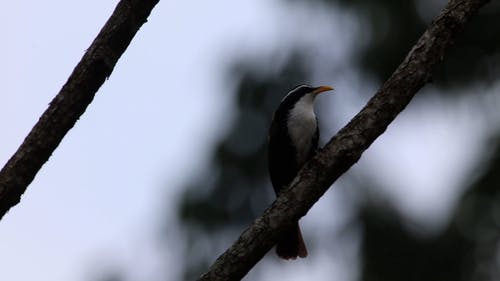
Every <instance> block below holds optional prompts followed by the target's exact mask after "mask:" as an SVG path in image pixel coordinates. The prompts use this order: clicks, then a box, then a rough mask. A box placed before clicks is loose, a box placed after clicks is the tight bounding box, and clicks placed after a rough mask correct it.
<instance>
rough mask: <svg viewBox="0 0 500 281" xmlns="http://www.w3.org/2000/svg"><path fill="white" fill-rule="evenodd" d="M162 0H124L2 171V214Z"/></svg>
mask: <svg viewBox="0 0 500 281" xmlns="http://www.w3.org/2000/svg"><path fill="white" fill-rule="evenodd" d="M158 2H159V0H121V1H120V2H119V3H118V5H117V6H116V8H115V10H114V12H113V14H112V15H111V17H110V18H109V19H108V21H107V22H106V24H105V25H104V27H103V28H102V29H101V31H100V32H99V35H98V36H97V37H96V38H95V39H94V42H92V44H91V45H90V47H89V49H88V50H87V51H86V52H85V54H84V56H83V58H82V59H81V60H80V62H79V63H78V65H77V66H76V67H75V69H74V70H73V73H71V76H70V77H69V78H68V81H67V82H66V84H65V85H64V86H63V87H62V89H61V91H60V92H59V94H58V95H57V96H56V97H55V98H54V99H53V100H52V102H51V103H50V106H49V108H47V110H46V111H45V112H44V113H43V115H42V116H41V117H40V120H39V121H38V123H37V124H36V125H35V126H34V127H33V129H32V130H31V132H30V133H29V135H28V136H27V137H26V138H25V139H24V142H23V143H22V145H21V146H20V147H19V148H18V150H17V151H16V153H15V154H14V155H13V156H12V157H11V158H10V159H9V161H8V162H7V164H6V165H5V166H4V167H3V169H2V170H1V171H0V218H2V217H3V215H4V214H5V213H6V212H7V211H8V210H9V209H10V208H11V207H12V206H14V205H16V204H17V203H18V202H19V200H20V199H21V195H22V194H23V193H24V191H25V190H26V188H27V187H28V185H29V184H30V183H31V181H32V180H33V178H34V177H35V175H36V173H37V172H38V170H40V168H41V167H42V165H43V164H44V163H45V162H46V161H47V160H48V159H49V157H50V155H51V154H52V152H53V151H54V150H55V149H56V147H57V146H58V145H59V143H60V142H61V140H62V139H63V137H64V135H65V134H66V133H67V132H68V131H69V130H70V129H71V128H72V127H73V126H74V125H75V123H76V121H77V120H78V118H80V116H81V115H82V114H83V113H84V112H85V109H86V108H87V106H88V105H89V104H90V102H92V99H93V98H94V95H95V93H96V92H97V90H98V89H99V87H101V85H102V84H103V83H104V81H105V79H106V78H107V77H109V76H110V75H111V72H112V71H113V68H114V66H115V64H116V62H117V61H118V59H119V58H120V56H121V55H122V54H123V53H124V52H125V50H126V49H127V47H128V45H129V44H130V42H131V41H132V38H133V37H134V35H135V34H136V33H137V31H138V30H139V28H140V27H141V26H142V24H144V23H145V22H146V21H147V17H148V16H149V14H150V13H151V10H152V9H153V7H154V6H155V5H156V4H157V3H158Z"/></svg>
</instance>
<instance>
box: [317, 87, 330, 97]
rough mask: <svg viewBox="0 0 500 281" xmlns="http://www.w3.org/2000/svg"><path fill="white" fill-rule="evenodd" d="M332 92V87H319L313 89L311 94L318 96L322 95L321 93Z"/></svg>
mask: <svg viewBox="0 0 500 281" xmlns="http://www.w3.org/2000/svg"><path fill="white" fill-rule="evenodd" d="M331 90H333V87H330V86H319V87H317V88H315V89H314V91H313V93H314V94H316V95H317V94H319V93H323V92H326V91H331Z"/></svg>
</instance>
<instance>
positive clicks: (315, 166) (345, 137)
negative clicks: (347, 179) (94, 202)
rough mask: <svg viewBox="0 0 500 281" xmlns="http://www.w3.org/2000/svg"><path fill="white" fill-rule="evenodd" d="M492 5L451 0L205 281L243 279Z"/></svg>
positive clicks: (471, 0)
mask: <svg viewBox="0 0 500 281" xmlns="http://www.w3.org/2000/svg"><path fill="white" fill-rule="evenodd" d="M487 2H489V1H488V0H451V1H450V2H449V3H448V5H447V6H446V7H445V8H444V9H443V11H441V13H440V15H439V16H438V17H437V18H436V19H435V20H434V21H433V23H431V25H430V26H429V27H428V28H427V30H426V31H425V33H424V34H423V35H422V36H421V37H420V39H419V40H418V41H417V43H416V44H415V45H414V46H413V48H412V49H411V51H410V52H409V54H408V55H407V57H406V58H405V60H404V61H403V62H402V63H401V65H400V66H399V67H398V68H397V69H396V71H395V72H394V73H393V74H392V76H391V77H390V78H389V79H388V80H387V81H386V82H385V83H384V84H383V85H382V87H381V88H380V89H379V90H378V91H377V93H376V94H375V96H373V97H372V98H371V99H370V101H369V102H368V104H367V105H366V106H365V107H364V108H363V109H362V110H361V111H360V112H359V113H358V114H357V115H356V116H355V117H354V118H353V119H352V120H351V121H350V122H349V124H347V125H346V126H345V127H344V128H343V129H342V130H340V131H339V132H338V133H337V135H335V136H334V137H333V138H332V139H331V140H330V141H329V142H328V144H327V145H326V146H325V147H324V148H323V149H322V150H321V151H320V152H319V153H318V154H317V155H316V156H315V157H314V158H313V159H312V160H311V161H309V162H308V163H307V164H306V165H305V166H304V167H303V169H302V170H301V171H300V172H299V174H298V175H297V177H296V178H295V180H294V181H293V182H292V184H291V186H290V189H288V190H287V191H286V192H283V193H282V194H281V195H280V196H279V197H278V198H277V199H276V201H274V203H273V204H272V205H271V206H270V207H269V208H268V209H267V210H266V211H265V212H264V213H263V215H262V216H261V217H259V218H257V219H256V220H255V221H254V222H253V223H252V225H251V226H250V227H249V228H247V229H246V230H245V231H244V232H243V233H242V234H241V236H240V237H239V238H238V240H237V241H236V242H235V243H234V244H233V245H232V246H231V247H230V248H229V249H227V250H226V252H224V253H223V254H222V255H221V256H220V257H219V258H218V259H217V260H216V261H215V262H214V264H213V265H212V266H211V267H210V268H209V270H208V271H207V272H206V273H205V274H203V275H202V276H201V277H200V278H199V280H217V281H220V280H239V279H241V278H243V277H244V276H245V275H246V274H247V273H248V271H249V270H250V269H252V267H253V266H254V265H255V264H256V263H257V262H258V261H259V260H260V259H261V258H262V257H263V256H264V255H265V254H266V253H267V252H268V251H269V250H270V249H271V248H272V247H273V246H274V244H275V243H276V238H277V237H278V234H279V233H280V231H281V230H283V229H284V228H286V227H287V226H289V225H291V224H292V223H294V222H295V221H297V220H298V219H299V218H301V217H302V216H304V215H305V214H306V213H307V212H308V210H309V209H310V208H311V207H312V206H313V205H314V203H315V202H316V201H318V200H319V198H320V197H321V196H322V195H323V194H324V193H325V192H326V191H327V190H328V188H329V187H330V186H331V185H332V184H333V183H334V182H335V181H336V180H337V179H338V178H339V177H340V176H341V175H342V174H343V173H344V172H346V171H347V170H348V169H349V168H350V167H351V166H352V165H354V164H355V163H356V162H357V161H358V160H359V158H360V157H361V154H362V153H363V152H364V151H365V150H366V149H367V148H368V147H369V146H370V145H371V144H372V143H373V142H374V141H375V139H376V138H377V137H378V136H380V135H381V134H382V133H383V132H384V131H385V130H386V128H387V126H389V124H390V123H391V122H392V121H393V120H394V119H395V118H396V116H397V115H398V114H399V113H400V112H401V111H402V110H403V109H404V108H405V107H406V106H407V105H408V103H409V102H410V100H411V99H412V98H413V96H414V95H415V94H416V93H417V92H418V90H420V88H422V87H423V86H424V84H425V83H426V82H427V81H428V80H429V79H430V77H431V70H432V68H433V67H434V66H435V65H436V64H438V63H439V62H440V61H441V60H442V58H443V56H444V54H445V51H446V49H447V48H448V47H449V46H450V45H452V42H453V37H454V36H456V34H457V33H458V32H459V31H460V30H462V29H463V27H464V26H465V24H466V23H467V21H468V20H469V19H470V18H471V17H472V16H473V15H474V14H475V13H476V12H477V11H478V10H479V8H481V7H482V6H483V5H485V4H486V3H487Z"/></svg>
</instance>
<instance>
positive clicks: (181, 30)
mask: <svg viewBox="0 0 500 281" xmlns="http://www.w3.org/2000/svg"><path fill="white" fill-rule="evenodd" d="M117 2H118V1H97V0H86V1H74V0H73V1H67V0H65V1H63V0H60V1H56V0H49V1H26V0H18V1H11V2H4V3H2V4H0V26H2V31H3V32H2V34H3V38H4V42H3V44H1V45H0V61H1V62H2V63H1V64H0V65H1V67H0V75H1V76H0V77H2V79H1V83H0V93H1V99H2V100H1V102H0V130H1V131H2V132H3V137H2V145H1V146H0V160H1V163H2V164H3V163H5V162H6V161H7V159H8V158H9V157H10V156H11V155H12V153H13V152H14V151H15V150H16V149H17V147H18V146H19V144H20V143H21V142H22V140H23V138H24V137H25V136H26V134H27V133H28V132H29V130H30V129H31V127H32V126H33V125H34V124H35V122H36V121H37V119H38V118H39V116H40V115H41V113H42V112H43V111H44V110H45V109H46V107H47V104H48V103H49V102H50V100H51V99H52V98H53V97H54V96H55V95H56V94H57V92H58V91H59V89H60V88H61V86H62V85H63V83H64V82H65V81H66V79H67V77H68V76H69V74H70V73H71V71H72V69H73V68H74V66H75V65H76V63H77V62H78V61H79V60H80V58H81V56H82V55H83V54H84V51H85V49H86V48H87V47H88V46H89V45H90V43H91V41H92V40H93V39H94V37H95V36H96V35H97V33H98V31H99V30H100V28H101V27H102V26H103V24H104V22H105V21H106V19H107V18H108V17H109V15H110V14H111V12H112V10H113V8H114V6H115V5H116V3H117ZM299 10H300V9H297V10H294V9H284V8H283V7H281V6H280V4H279V2H271V1H266V0H251V1H250V0H245V1H229V0H220V1H165V0H163V1H160V3H159V4H158V6H157V7H156V8H155V9H154V11H153V13H152V15H151V16H150V18H149V22H148V23H146V24H145V25H144V26H143V27H142V29H141V30H140V31H139V32H138V34H137V35H136V37H135V38H134V40H133V41H132V43H131V45H130V46H129V48H128V50H127V51H126V52H125V54H124V55H123V56H122V58H121V59H120V61H119V62H118V64H117V66H116V67H115V70H114V72H113V74H112V75H111V77H110V79H109V80H107V81H106V82H105V84H104V86H103V87H102V88H101V89H100V90H99V92H98V93H97V95H96V98H95V100H94V101H93V103H92V104H91V105H90V107H89V108H88V109H87V111H86V112H85V114H84V115H83V117H82V118H81V119H80V120H79V121H78V122H77V124H76V126H75V127H74V128H73V129H72V130H71V131H70V132H69V134H68V135H67V136H66V137H65V138H64V140H63V142H62V143H61V144H60V145H59V147H58V148H57V150H56V151H55V153H54V154H53V155H52V157H51V158H50V159H49V161H48V162H47V163H46V164H45V165H44V166H43V168H42V169H41V171H40V172H39V173H38V175H37V177H36V178H35V180H34V182H33V183H32V184H31V185H30V186H29V188H28V190H27V192H26V193H25V194H24V195H23V197H22V200H21V203H20V204H18V205H17V206H15V207H14V208H12V209H11V210H10V212H9V213H8V214H7V215H6V216H5V217H4V218H3V219H2V221H0V264H2V265H3V266H2V272H1V277H0V278H1V279H2V280H10V281H17V280H23V281H24V280H40V281H43V280H47V281H67V280H75V281H80V280H81V281H88V280H95V278H94V279H92V277H95V276H96V274H98V273H99V272H100V270H107V269H108V268H107V266H109V265H111V266H113V265H115V266H116V267H117V268H118V269H124V268H125V270H126V272H127V273H128V274H130V275H131V276H132V278H133V280H177V274H178V270H179V268H178V267H177V266H176V263H175V251H176V250H178V248H176V246H172V249H173V251H172V252H170V253H164V252H163V251H161V250H159V247H158V245H157V240H156V239H157V237H156V236H157V235H158V232H159V229H160V228H161V227H162V225H161V223H162V221H161V220H164V219H165V216H166V217H167V218H174V217H175V213H174V211H175V209H174V207H175V206H174V202H175V199H176V195H177V194H178V191H179V190H178V189H179V187H180V186H182V184H181V183H182V182H183V181H184V180H185V179H186V178H187V177H189V175H190V173H196V172H197V171H200V170H201V169H202V168H203V167H204V165H206V163H207V161H208V159H207V156H208V155H209V150H208V149H209V148H210V145H211V144H212V143H213V142H214V141H215V140H216V139H215V138H216V136H217V132H220V131H222V130H224V126H223V125H221V124H225V123H224V120H225V119H227V118H228V116H231V112H232V111H231V108H230V105H231V98H230V96H229V94H230V91H231V89H232V88H231V87H232V86H233V85H232V84H231V82H230V81H229V82H228V81H225V80H224V79H223V78H224V77H223V71H224V67H225V66H226V65H227V63H228V62H229V61H230V60H231V59H232V58H234V57H237V56H238V55H241V54H248V55H249V56H250V55H254V54H258V53H259V52H261V51H262V50H273V49H275V48H279V46H283V44H288V43H289V42H292V41H294V40H297V38H299V40H303V41H305V42H320V41H321V40H320V39H323V40H324V39H325V36H326V38H330V39H332V38H334V39H336V40H334V41H336V42H337V44H335V46H325V47H324V48H318V51H319V52H321V51H325V50H329V51H331V54H330V56H331V58H330V61H329V63H332V62H333V63H337V64H338V65H340V66H342V65H343V64H345V61H343V58H344V57H345V56H346V54H347V53H348V52H349V49H350V48H351V44H354V42H351V41H352V35H349V34H345V33H342V32H341V31H340V30H341V29H340V27H339V28H336V27H333V30H329V32H330V33H328V34H327V35H325V34H324V33H322V32H321V30H318V29H314V28H309V26H308V25H307V24H305V25H304V24H303V23H304V22H311V23H310V24H311V25H312V24H321V23H327V22H328V21H333V22H334V23H336V24H338V26H340V25H344V24H345V25H346V26H350V27H349V28H350V31H352V32H355V31H356V28H359V27H357V26H356V25H355V24H353V23H352V22H351V23H349V18H348V16H346V15H343V14H340V13H339V14H336V15H332V14H327V13H325V12H321V11H320V12H319V13H315V14H314V21H312V20H311V16H312V15H311V14H308V13H300V12H298V11H299ZM332 18H333V19H332ZM297 19H300V20H297ZM348 24H351V25H348ZM344 27H345V26H344ZM305 31H310V32H305ZM359 79H361V78H359V77H357V76H356V75H355V74H353V73H352V70H350V71H348V70H346V71H345V73H343V74H341V77H334V78H330V77H322V76H321V75H318V81H314V82H322V84H323V83H324V84H332V85H335V88H336V92H337V93H338V94H337V95H336V96H332V97H331V98H329V99H326V100H325V102H327V103H335V104H337V105H338V104H339V103H340V104H342V102H343V100H344V99H343V98H342V96H341V95H349V94H352V93H354V92H357V91H371V92H374V90H375V89H376V88H377V85H371V84H370V83H368V82H365V84H363V85H364V86H359V83H358V82H359ZM292 86H293V85H292ZM285 90H286V89H285ZM431 90H432V89H431ZM364 102H365V101H360V102H359V103H350V104H349V103H347V102H346V103H347V104H343V105H342V106H341V108H343V110H344V111H345V112H341V113H339V114H338V115H336V114H333V115H334V116H343V117H340V118H343V119H345V120H342V122H347V121H348V119H349V116H352V115H353V114H354V113H356V112H357V111H358V110H359V109H360V107H361V106H362V105H363V104H364ZM466 102H467V101H462V100H459V101H456V105H457V106H455V105H450V106H449V107H448V109H447V111H445V112H444V113H443V109H442V107H438V106H437V105H439V104H438V103H439V101H437V102H436V107H432V106H431V107H426V108H423V107H419V106H418V104H419V101H418V99H417V100H416V101H415V104H416V105H415V106H410V107H409V108H408V109H407V111H408V112H405V113H404V114H403V115H402V116H400V117H399V118H398V120H397V121H396V123H395V124H393V125H392V126H391V127H390V128H389V130H388V131H387V133H386V134H385V135H384V136H383V137H382V138H381V139H379V140H377V141H376V143H375V144H374V145H373V147H371V148H370V150H369V151H368V152H367V153H366V154H365V155H364V156H363V158H362V160H361V161H360V162H359V164H357V165H365V166H366V165H368V166H372V167H380V173H381V174H383V176H381V179H380V180H381V181H382V182H384V183H386V184H387V192H389V193H390V194H392V195H391V196H393V197H394V198H396V199H394V200H395V201H396V202H400V205H401V207H402V209H403V210H405V212H407V213H408V214H409V215H412V216H414V217H415V219H416V220H418V219H419V218H420V219H422V218H428V217H429V216H430V215H433V214H435V213H442V214H446V212H447V211H449V210H448V209H449V208H450V204H452V203H453V202H449V200H447V199H446V200H447V201H446V200H445V199H442V198H447V197H448V196H447V195H448V194H449V193H450V192H454V191H455V189H456V188H457V186H456V185H457V184H458V183H459V180H460V179H459V178H457V174H458V175H460V171H462V172H463V171H465V170H466V168H467V167H468V166H467V164H466V163H469V162H470V161H468V160H469V159H474V158H475V157H476V156H475V155H476V154H477V153H478V152H480V151H481V146H480V143H481V141H482V139H481V138H480V137H479V136H478V137H474V134H467V136H468V137H464V136H465V135H466V134H465V132H467V131H468V132H471V130H477V131H478V132H482V131H481V130H484V129H485V128H484V126H482V125H480V121H481V120H476V119H474V118H468V117H463V118H462V115H461V111H458V109H457V107H460V104H463V103H466ZM412 105H413V104H412ZM337 108H339V106H337ZM461 118H462V119H461ZM457 120H460V122H457ZM337 129H338V128H331V129H330V130H331V132H329V133H330V134H332V133H334V132H335V130H337ZM478 135H480V134H478ZM422 136H426V137H425V138H423V137H422ZM450 144H451V145H450ZM464 147H472V148H473V149H468V150H464V149H463V148H464ZM389 148H390V149H389ZM186 155H189V157H186ZM380 161H383V162H384V165H380V163H379V162H380ZM422 163H425V165H423V164H422ZM395 171H397V172H395ZM399 171H400V172H399ZM391 176H392V177H391ZM400 182H407V183H408V184H407V185H408V189H406V190H405V191H401V190H394V189H395V188H396V187H397V186H400V185H399V183H400ZM391 187H393V188H392V189H391ZM442 187H443V188H442ZM334 190H335V189H333V191H330V192H329V193H328V194H327V196H335V194H334V192H335V191H334ZM408 195H410V196H408ZM169 200H170V202H169ZM329 208H330V207H329V206H326V205H325V204H323V205H322V204H321V201H320V202H319V203H318V204H317V205H316V206H315V207H314V208H313V209H312V210H311V212H310V213H309V215H308V218H306V219H305V222H304V223H305V224H306V225H313V224H314V223H315V221H317V220H321V219H322V218H321V217H322V215H321V214H322V213H324V212H330V211H331V208H330V209H329ZM165 212H167V213H165ZM442 216H443V215H442ZM315 217H316V219H315ZM235 238H236V237H235ZM155 241H156V242H155ZM320 257H321V253H319V254H318V255H317V256H315V257H313V258H311V259H310V260H308V261H307V262H304V263H302V264H299V265H297V264H295V265H289V266H288V265H287V266H282V267H280V268H278V269H275V268H269V270H268V273H266V274H268V275H270V276H271V275H274V274H280V276H290V278H289V279H288V280H312V279H309V278H311V277H312V276H311V272H314V279H315V280H329V279H322V278H327V277H326V276H328V275H326V274H334V275H335V276H338V277H340V279H338V280H348V279H349V278H352V277H349V273H346V272H344V271H342V270H343V269H342V268H341V267H340V266H337V267H335V266H332V265H331V264H328V265H325V262H326V261H325V260H324V259H321V258H320ZM214 258H216V256H214ZM165 264H169V265H171V268H168V269H167V270H168V272H164V270H162V268H164V267H165ZM258 266H263V267H264V268H266V269H267V267H269V265H261V264H259V265H258ZM332 272H333V273H332Z"/></svg>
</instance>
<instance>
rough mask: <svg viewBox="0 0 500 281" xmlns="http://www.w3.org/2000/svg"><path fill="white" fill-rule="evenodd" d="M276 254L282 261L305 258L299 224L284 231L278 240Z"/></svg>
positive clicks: (305, 251)
mask: <svg viewBox="0 0 500 281" xmlns="http://www.w3.org/2000/svg"><path fill="white" fill-rule="evenodd" d="M276 254H278V256H279V257H280V258H283V259H286V260H288V259H296V258H297V257H301V258H305V257H307V249H306V245H305V244H304V239H302V233H301V232H300V227H299V223H298V222H297V224H295V225H293V226H291V227H290V228H289V229H287V230H285V232H283V234H281V236H280V237H279V238H278V244H276Z"/></svg>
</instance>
